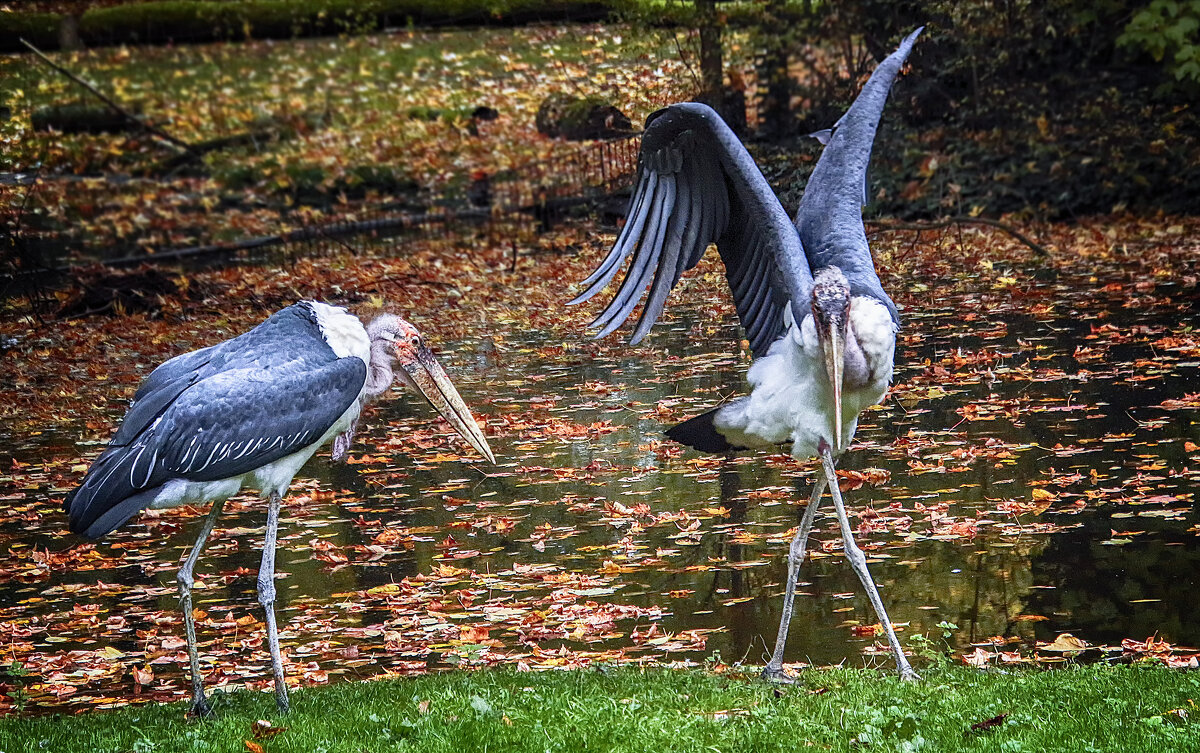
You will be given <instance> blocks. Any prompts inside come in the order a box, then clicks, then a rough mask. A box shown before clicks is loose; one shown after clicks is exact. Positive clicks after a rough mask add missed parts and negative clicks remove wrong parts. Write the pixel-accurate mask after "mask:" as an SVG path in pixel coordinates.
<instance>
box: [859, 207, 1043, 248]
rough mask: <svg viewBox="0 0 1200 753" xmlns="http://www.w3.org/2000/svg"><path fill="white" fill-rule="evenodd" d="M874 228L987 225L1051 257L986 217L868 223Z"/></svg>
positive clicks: (908, 228) (887, 229)
mask: <svg viewBox="0 0 1200 753" xmlns="http://www.w3.org/2000/svg"><path fill="white" fill-rule="evenodd" d="M867 224H868V225H871V226H872V231H873V232H879V233H886V232H888V231H891V230H940V229H942V228H947V227H951V226H954V225H987V226H988V227H994V228H997V229H999V230H1003V231H1004V232H1006V233H1008V234H1009V235H1011V236H1012V237H1014V238H1016V239H1017V240H1019V241H1020V242H1021V243H1024V244H1025V245H1026V246H1028V247H1029V248H1030V249H1031V250H1032V251H1033V252H1034V253H1035V254H1037V255H1038V256H1050V255H1051V254H1050V252H1049V251H1048V250H1047V249H1046V247H1045V246H1042V245H1039V244H1037V243H1035V242H1033V241H1032V240H1030V238H1029V237H1028V236H1027V235H1025V234H1023V233H1021V232H1020V231H1019V230H1017V229H1016V228H1015V227H1013V226H1012V225H1008V224H1005V223H1003V222H1000V221H999V220H989V219H987V218H986V217H967V216H965V215H964V216H960V217H947V218H946V219H944V220H938V221H937V222H878V221H876V222H868V223H867Z"/></svg>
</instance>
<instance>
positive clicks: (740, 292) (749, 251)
mask: <svg viewBox="0 0 1200 753" xmlns="http://www.w3.org/2000/svg"><path fill="white" fill-rule="evenodd" d="M757 232H758V231H757V230H753V229H752V230H751V231H750V234H749V238H747V239H746V241H745V242H744V243H742V244H740V245H741V246H742V253H743V254H744V258H745V262H744V263H743V265H742V267H743V270H742V272H741V273H740V274H739V276H738V281H737V284H736V285H730V289H731V290H732V291H733V302H734V303H736V304H737V306H738V308H739V309H741V308H743V307H744V306H745V304H746V300H745V299H746V296H747V293H748V292H749V290H750V286H751V285H752V284H753V283H754V280H755V279H756V278H757V277H758V276H759V275H760V274H762V267H763V264H764V263H765V262H766V261H767V259H766V255H765V254H762V253H758V252H757V249H758V242H757V241H758V239H757ZM730 245H731V244H730Z"/></svg>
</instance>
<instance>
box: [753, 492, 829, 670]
mask: <svg viewBox="0 0 1200 753" xmlns="http://www.w3.org/2000/svg"><path fill="white" fill-rule="evenodd" d="M825 483H826V482H825V477H824V476H821V475H818V476H817V478H816V481H815V482H814V483H813V491H812V496H811V497H809V499H808V507H807V508H805V510H804V517H802V518H801V519H800V528H799V529H797V530H796V535H795V536H793V537H792V545H791V547H790V548H789V549H788V574H787V586H786V590H785V592H784V595H783V615H782V616H781V617H780V618H779V634H778V635H776V636H775V653H773V654H771V661H769V662H767V666H766V667H764V668H763V671H762V676H763V679H764V680H769V681H771V682H791V678H790V677H788V676H787V674H785V673H784V671H783V646H784V644H785V643H787V634H788V625H789V624H790V623H791V621H792V602H793V600H794V599H795V596H796V580H797V578H798V576H799V573H800V565H801V564H803V563H804V554H805V550H806V549H807V547H808V535H809V534H810V533H812V526H813V520H814V519H815V518H816V517H817V507H819V506H820V504H821V494H822V493H823V492H824V491H825Z"/></svg>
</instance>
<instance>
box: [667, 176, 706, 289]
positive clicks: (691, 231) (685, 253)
mask: <svg viewBox="0 0 1200 753" xmlns="http://www.w3.org/2000/svg"><path fill="white" fill-rule="evenodd" d="M698 172H699V169H698V168H697V169H693V170H690V171H689V174H688V177H687V181H688V198H689V202H688V223H687V232H685V233H684V236H683V243H682V244H681V245H680V248H679V259H678V260H677V263H676V264H675V274H674V275H673V276H672V278H671V287H672V288H674V287H675V285H676V284H677V283H678V282H679V278H681V277H683V273H684V271H685V270H687V269H691V268H692V267H693V266H695V262H693V261H692V259H693V258H694V259H695V260H696V261H699V260H700V256H701V254H703V253H704V250H705V249H706V248H708V243H709V239H708V238H706V237H704V236H703V235H701V234H700V231H701V230H702V228H703V222H702V218H701V216H700V212H701V207H702V206H703V205H704V204H703V201H704V197H703V194H704V190H705V188H704V184H703V183H702V182H701V181H700V180H697V174H698ZM697 245H699V248H697Z"/></svg>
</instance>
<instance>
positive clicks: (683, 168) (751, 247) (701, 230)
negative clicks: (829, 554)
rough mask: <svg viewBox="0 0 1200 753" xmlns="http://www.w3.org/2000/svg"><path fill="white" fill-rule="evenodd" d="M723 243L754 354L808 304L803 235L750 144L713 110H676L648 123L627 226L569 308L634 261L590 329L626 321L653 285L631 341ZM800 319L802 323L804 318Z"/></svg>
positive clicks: (689, 106)
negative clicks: (788, 311) (787, 313)
mask: <svg viewBox="0 0 1200 753" xmlns="http://www.w3.org/2000/svg"><path fill="white" fill-rule="evenodd" d="M712 243H716V244H717V250H718V251H719V253H720V254H721V259H722V261H723V262H724V263H725V273H726V277H727V279H728V280H729V286H730V288H731V290H732V291H733V299H734V303H735V304H736V306H737V311H738V317H739V319H740V320H741V322H742V326H743V327H744V328H745V330H746V335H747V338H748V339H749V340H750V347H751V350H752V351H753V352H754V354H755V355H756V356H757V355H761V354H762V353H764V352H766V349H767V347H769V345H770V343H771V342H772V341H774V340H775V339H776V338H777V337H778V336H779V334H780V333H781V332H782V331H783V328H784V321H785V320H784V315H783V312H784V308H785V307H786V306H787V305H788V304H789V302H791V303H792V305H797V302H801V304H800V305H802V302H804V301H806V300H807V298H808V295H809V291H810V290H811V288H812V274H811V272H810V270H809V268H808V262H807V260H806V258H805V256H804V250H803V248H801V245H800V238H799V236H798V235H797V233H796V230H795V227H794V226H793V225H792V223H791V221H790V220H789V218H788V216H787V213H786V212H785V211H784V209H783V207H782V205H780V203H779V200H778V199H777V198H776V197H775V194H774V192H773V191H772V190H771V187H770V186H769V185H768V184H767V181H766V179H765V178H763V176H762V173H761V172H760V171H759V169H758V166H757V165H755V164H754V160H753V159H751V157H750V155H749V153H748V152H747V151H746V149H745V147H744V146H742V144H741V142H740V141H739V140H738V138H737V136H736V135H735V134H734V133H733V132H732V131H731V130H730V129H729V127H728V126H727V125H726V124H725V122H724V121H723V120H721V118H720V116H719V115H717V113H716V112H715V111H713V110H712V108H710V107H708V106H707V105H702V104H698V103H694V102H688V103H683V104H677V105H672V106H671V107H668V108H666V109H663V110H659V111H658V112H656V113H654V114H652V115H651V116H650V117H649V118H647V119H646V131H645V133H644V135H643V136H642V147H641V152H640V154H639V156H638V173H637V181H636V186H635V188H634V191H633V196H632V198H631V199H630V203H629V211H628V213H627V217H626V221H625V227H624V228H622V230H621V233H620V235H619V236H618V237H617V241H616V243H615V244H614V245H613V248H612V250H611V251H610V252H609V253H608V256H607V257H605V259H604V261H602V262H601V263H600V266H599V267H597V268H596V271H594V272H593V273H592V274H591V276H589V277H588V278H587V279H586V280H584V283H583V284H584V285H587V286H588V287H587V289H586V290H584V292H583V293H581V294H580V295H579V296H578V297H577V298H575V299H574V300H573V301H571V303H572V304H575V303H581V302H583V301H586V300H588V299H589V298H591V297H592V296H594V295H595V294H596V293H598V292H599V291H600V290H601V289H603V288H604V287H606V286H607V285H608V284H609V283H610V282H611V281H612V280H613V278H614V277H615V276H616V275H617V273H618V272H619V271H620V270H621V266H622V262H624V260H625V259H626V258H627V257H630V256H632V257H633V258H632V261H631V262H630V263H629V266H628V269H627V270H626V272H625V278H624V280H623V281H622V283H621V286H620V288H619V289H618V290H617V293H616V295H614V296H613V299H612V301H611V302H609V304H608V305H607V306H606V307H605V308H604V310H603V311H602V312H601V313H600V315H599V316H598V317H597V318H596V320H595V321H594V322H592V326H593V327H597V328H599V329H600V332H599V334H597V335H596V337H597V338H599V337H604V336H605V335H608V334H610V333H611V332H613V331H614V330H616V329H617V328H618V327H620V326H621V324H623V323H624V322H625V320H626V319H628V318H629V315H630V314H631V313H632V312H633V309H634V308H635V307H636V306H637V303H638V301H639V300H641V298H642V296H643V293H644V291H645V290H646V288H647V287H649V288H650V292H649V296H648V297H647V299H646V302H645V304H644V305H643V307H642V313H641V315H640V317H639V318H638V323H637V327H636V329H635V331H634V334H633V337H632V338H631V340H630V341H631V342H633V343H637V342H639V341H640V340H641V339H642V338H643V337H645V335H646V333H647V332H649V331H650V328H651V327H652V326H653V325H654V322H655V321H657V320H658V317H659V316H660V315H661V314H662V311H663V307H664V305H665V304H666V299H667V295H668V294H669V293H670V292H671V289H672V288H673V287H674V286H675V284H676V283H677V282H679V278H680V276H681V275H682V274H683V273H684V271H686V270H688V269H691V268H692V267H694V266H696V264H697V263H699V261H700V258H701V257H702V256H703V255H704V251H705V249H707V248H708V246H709V244H712ZM801 318H802V315H801V316H799V317H797V321H799V320H800V319H801Z"/></svg>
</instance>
